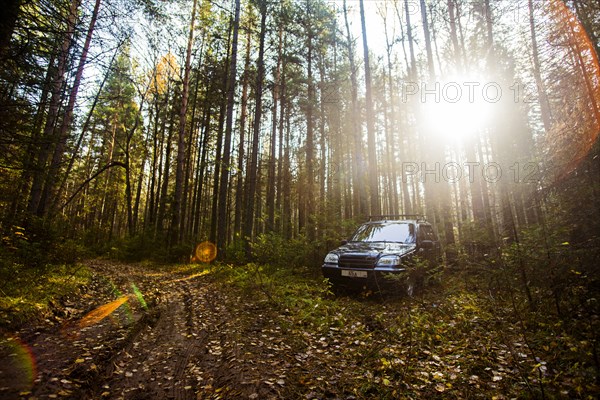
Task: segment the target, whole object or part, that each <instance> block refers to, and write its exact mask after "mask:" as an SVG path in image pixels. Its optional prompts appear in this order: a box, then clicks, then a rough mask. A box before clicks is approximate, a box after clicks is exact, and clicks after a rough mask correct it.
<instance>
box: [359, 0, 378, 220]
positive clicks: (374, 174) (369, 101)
mask: <svg viewBox="0 0 600 400" xmlns="http://www.w3.org/2000/svg"><path fill="white" fill-rule="evenodd" d="M360 23H361V26H362V39H363V53H364V61H365V107H366V110H365V111H366V114H367V151H368V155H369V192H370V198H371V208H370V211H371V214H372V215H379V214H381V204H380V201H379V174H378V171H377V148H376V143H375V135H376V132H375V116H374V110H373V93H372V88H371V87H372V80H371V65H370V63H369V45H368V42H367V27H366V24H365V6H364V0H360Z"/></svg>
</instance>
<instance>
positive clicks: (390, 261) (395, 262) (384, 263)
mask: <svg viewBox="0 0 600 400" xmlns="http://www.w3.org/2000/svg"><path fill="white" fill-rule="evenodd" d="M399 265H400V257H398V256H383V257H381V258H380V259H379V261H377V266H378V267H397V266H399Z"/></svg>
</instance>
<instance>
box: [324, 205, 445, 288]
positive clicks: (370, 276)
mask: <svg viewBox="0 0 600 400" xmlns="http://www.w3.org/2000/svg"><path fill="white" fill-rule="evenodd" d="M440 254H441V248H440V242H439V241H438V238H437V235H436V234H435V231H434V230H433V227H432V226H431V224H430V223H428V222H427V221H426V220H425V218H424V217H423V216H421V215H381V216H375V217H371V218H370V221H369V222H366V223H364V224H362V225H361V226H359V227H358V229H357V230H356V232H354V234H353V235H352V237H351V238H350V240H348V241H344V242H342V245H341V246H340V247H338V248H337V249H335V250H333V251H331V252H329V254H327V256H326V257H325V261H324V263H323V266H322V267H321V269H322V271H323V275H324V276H325V277H326V278H329V281H330V282H331V283H332V284H333V286H334V289H335V288H336V287H339V286H348V285H352V284H354V285H360V286H367V285H373V284H374V285H376V286H377V287H380V285H381V284H383V283H384V279H382V278H385V277H386V276H390V275H396V276H398V278H397V279H399V280H404V279H403V278H406V279H405V282H406V289H407V292H408V294H409V295H412V294H413V291H414V289H415V287H416V286H419V285H420V284H421V283H422V280H423V278H424V274H425V271H424V270H423V268H422V266H423V265H424V263H417V262H416V261H417V260H416V258H417V257H418V258H419V259H421V260H427V261H428V262H427V263H426V264H428V265H430V266H433V265H434V264H435V263H436V262H437V261H438V259H439V257H440Z"/></svg>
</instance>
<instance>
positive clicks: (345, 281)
mask: <svg viewBox="0 0 600 400" xmlns="http://www.w3.org/2000/svg"><path fill="white" fill-rule="evenodd" d="M321 271H322V272H323V276H324V277H325V278H327V279H329V281H330V282H331V283H333V284H336V285H360V286H370V285H381V284H383V283H386V282H392V281H395V280H398V279H402V277H403V276H405V275H407V270H406V268H404V267H375V268H341V267H340V266H339V265H336V264H323V265H322V266H321ZM342 271H352V273H350V275H354V276H344V275H343V272H342ZM357 275H361V276H357ZM390 277H394V278H392V279H389V278H390Z"/></svg>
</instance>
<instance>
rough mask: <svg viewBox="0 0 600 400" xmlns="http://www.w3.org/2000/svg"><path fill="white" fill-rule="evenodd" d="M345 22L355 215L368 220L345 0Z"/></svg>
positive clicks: (350, 38) (354, 79) (352, 52)
mask: <svg viewBox="0 0 600 400" xmlns="http://www.w3.org/2000/svg"><path fill="white" fill-rule="evenodd" d="M344 22H345V24H346V46H347V49H348V61H349V63H350V82H351V86H352V89H351V90H352V111H351V115H350V119H351V124H350V125H351V127H352V141H353V143H354V151H353V153H354V154H353V155H354V157H353V163H352V187H353V215H354V216H355V217H359V218H361V219H364V218H366V216H367V215H366V214H367V213H368V206H367V196H366V193H367V192H366V190H365V184H364V171H365V168H364V167H365V165H364V156H363V143H362V134H361V128H360V121H359V120H358V118H359V115H360V110H359V108H358V78H357V76H356V71H357V68H356V63H355V61H354V46H353V41H352V34H351V33H350V24H349V23H348V8H347V6H346V0H344Z"/></svg>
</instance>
